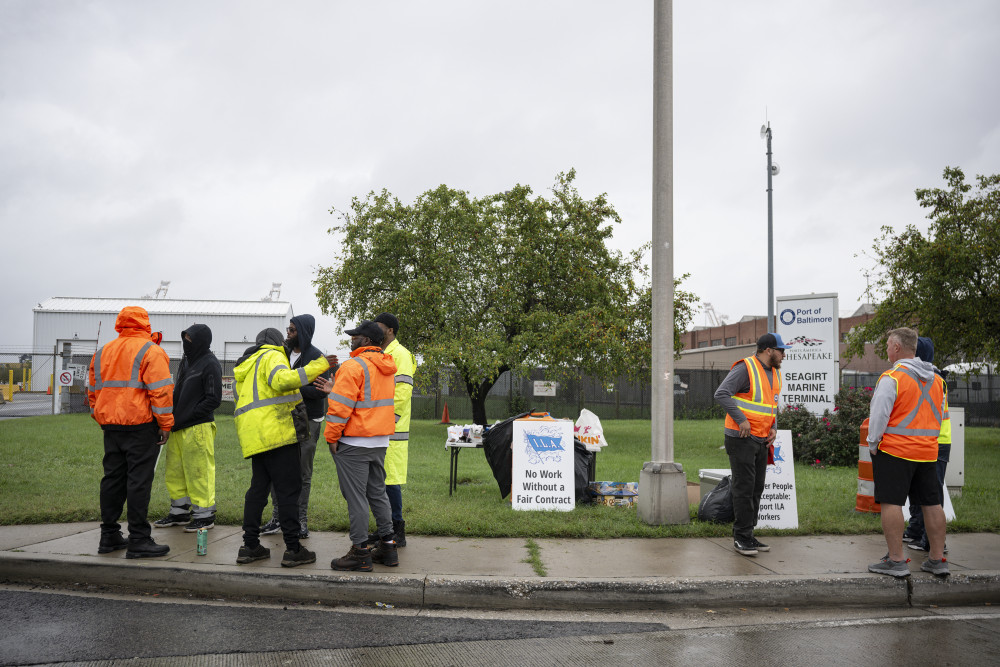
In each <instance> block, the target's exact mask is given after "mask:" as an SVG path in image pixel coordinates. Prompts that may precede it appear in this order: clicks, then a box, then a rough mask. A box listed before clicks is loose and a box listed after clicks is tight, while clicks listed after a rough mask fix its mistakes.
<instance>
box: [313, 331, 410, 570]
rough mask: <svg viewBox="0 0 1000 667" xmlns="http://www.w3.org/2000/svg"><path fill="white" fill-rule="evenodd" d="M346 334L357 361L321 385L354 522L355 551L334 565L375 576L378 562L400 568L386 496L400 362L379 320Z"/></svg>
mask: <svg viewBox="0 0 1000 667" xmlns="http://www.w3.org/2000/svg"><path fill="white" fill-rule="evenodd" d="M344 333H346V334H347V335H349V336H350V337H351V358H350V359H349V360H347V361H345V362H344V363H343V364H341V365H340V368H339V369H338V370H337V375H336V378H335V379H334V381H333V382H332V387H331V386H330V384H331V383H330V381H329V380H328V381H326V382H325V383H324V382H323V380H322V379H320V380H318V381H317V382H316V386H317V387H320V388H322V389H323V390H324V391H326V392H327V393H329V394H330V396H329V399H328V408H327V414H326V433H325V434H326V441H327V443H328V444H329V446H330V453H331V454H333V461H334V463H335V464H336V466H337V480H338V482H339V483H340V492H341V493H342V494H343V495H344V500H345V501H347V515H348V517H349V519H350V522H351V528H350V534H351V549H350V551H348V552H347V555H345V556H344V557H343V558H337V559H334V560H333V561H332V562H331V563H330V567H332V568H333V569H334V570H360V571H362V572H371V571H372V569H373V566H372V562H373V561H374V562H376V563H381V564H382V565H388V566H390V567H394V566H396V565H399V556H398V552H397V549H396V541H395V537H394V533H393V527H392V509H391V507H390V505H389V498H388V496H387V495H386V492H385V453H386V450H387V449H388V448H389V436H391V435H392V434H393V433H395V432H396V414H395V409H394V406H395V399H394V395H395V390H396V362H395V361H393V359H392V357H391V356H390V355H388V354H386V353H385V352H383V351H382V348H381V347H380V346H381V344H382V338H383V334H382V329H381V328H379V326H378V324H376V323H375V322H372V321H369V320H365V321H363V322H361V324H359V325H358V327H357V328H356V329H348V330H347V331H345V332H344ZM331 390H332V391H331ZM369 508H370V509H371V512H372V514H374V515H375V525H376V530H377V532H378V535H379V541H378V543H377V545H376V546H375V548H374V549H370V548H369V547H368V510H369Z"/></svg>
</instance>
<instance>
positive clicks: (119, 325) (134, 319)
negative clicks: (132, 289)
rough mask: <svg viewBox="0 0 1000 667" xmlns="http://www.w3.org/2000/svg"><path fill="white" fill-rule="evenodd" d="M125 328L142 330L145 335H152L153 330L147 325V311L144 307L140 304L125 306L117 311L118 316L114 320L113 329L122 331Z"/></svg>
mask: <svg viewBox="0 0 1000 667" xmlns="http://www.w3.org/2000/svg"><path fill="white" fill-rule="evenodd" d="M126 329H132V330H135V331H143V332H145V333H146V335H147V336H151V335H152V333H153V330H152V329H151V328H150V326H149V313H147V312H146V309H145V308H142V307H140V306H125V307H124V308H122V311H121V312H120V313H118V318H117V319H116V320H115V331H117V332H118V333H122V331H124V330H126ZM150 340H152V339H150Z"/></svg>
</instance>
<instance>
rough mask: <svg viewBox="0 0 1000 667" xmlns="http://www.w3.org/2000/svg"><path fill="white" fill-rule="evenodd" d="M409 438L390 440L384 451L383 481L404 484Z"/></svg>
mask: <svg viewBox="0 0 1000 667" xmlns="http://www.w3.org/2000/svg"><path fill="white" fill-rule="evenodd" d="M409 444H410V441H409V440H390V441H389V449H387V450H386V452H385V483H386V484H406V463H407V461H408V459H409V456H408V447H409Z"/></svg>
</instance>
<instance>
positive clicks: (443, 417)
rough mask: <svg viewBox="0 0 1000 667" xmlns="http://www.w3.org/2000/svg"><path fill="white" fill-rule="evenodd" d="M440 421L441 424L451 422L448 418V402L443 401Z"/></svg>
mask: <svg viewBox="0 0 1000 667" xmlns="http://www.w3.org/2000/svg"><path fill="white" fill-rule="evenodd" d="M441 423H442V424H450V423H451V419H449V418H448V402H447V401H445V403H444V412H442V413H441Z"/></svg>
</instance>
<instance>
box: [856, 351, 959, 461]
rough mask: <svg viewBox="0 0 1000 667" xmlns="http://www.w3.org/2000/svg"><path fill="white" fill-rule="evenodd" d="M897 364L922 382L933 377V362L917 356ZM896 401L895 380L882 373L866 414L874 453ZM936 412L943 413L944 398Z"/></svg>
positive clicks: (869, 440) (870, 446)
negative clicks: (912, 372) (867, 414)
mask: <svg viewBox="0 0 1000 667" xmlns="http://www.w3.org/2000/svg"><path fill="white" fill-rule="evenodd" d="M897 366H905V367H906V368H909V369H910V370H912V371H914V372H915V373H916V374H917V377H918V378H920V379H921V380H922V381H924V382H929V381H931V380H933V379H934V376H935V375H936V373H935V372H934V364H929V363H927V362H926V361H921V360H920V359H917V358H911V359H900V360H899V361H897V362H896V365H895V366H893V368H896V367H897ZM895 403H896V382H895V380H893V379H892V378H891V377H888V376H885V375H883V376H882V377H880V378H879V380H878V384H877V385H875V392H874V393H873V394H872V404H871V412H870V414H869V416H868V449H869V450H871V452H872V453H873V454H874V453H876V452H877V451H878V443H880V442H881V441H882V436H883V435H884V434H885V429H886V427H887V426H888V425H889V416H890V415H891V414H892V407H893V405H895ZM938 414H944V398H942V401H941V405H939V406H938Z"/></svg>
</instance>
